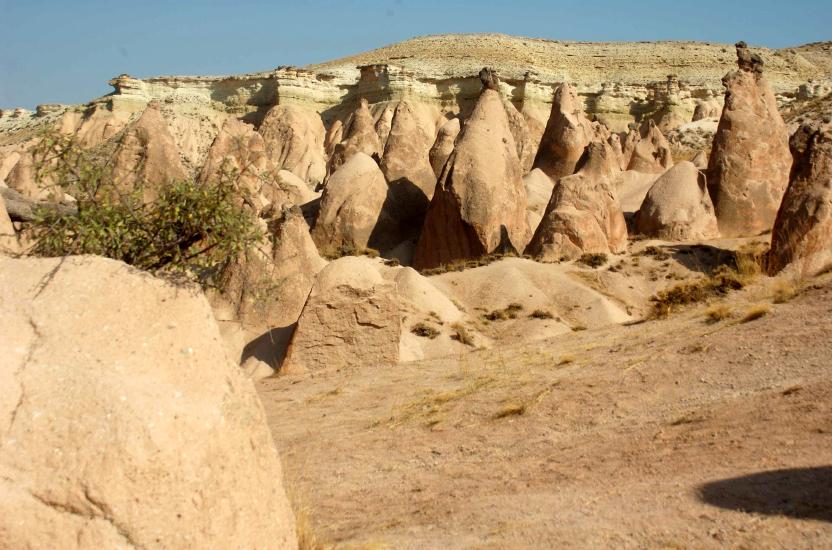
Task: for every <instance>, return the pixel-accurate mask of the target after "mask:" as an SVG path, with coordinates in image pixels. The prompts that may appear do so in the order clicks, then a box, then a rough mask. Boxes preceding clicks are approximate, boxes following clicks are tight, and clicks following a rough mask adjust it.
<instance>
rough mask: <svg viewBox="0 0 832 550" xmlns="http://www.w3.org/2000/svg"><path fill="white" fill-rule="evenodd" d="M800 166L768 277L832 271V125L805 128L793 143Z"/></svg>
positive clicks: (780, 215) (777, 227) (779, 223)
mask: <svg viewBox="0 0 832 550" xmlns="http://www.w3.org/2000/svg"><path fill="white" fill-rule="evenodd" d="M790 145H791V151H792V154H793V155H794V164H793V166H792V169H791V176H790V180H789V186H788V188H787V189H786V193H785V195H784V196H783V203H782V204H781V205H780V210H779V211H778V212H777V219H776V220H775V222H774V229H773V230H772V232H771V250H770V251H769V253H768V271H769V273H770V274H772V275H773V274H776V273H777V272H779V271H781V270H782V269H784V268H786V267H787V266H789V265H790V264H791V265H792V266H793V269H798V270H800V274H801V275H804V276H805V275H811V274H814V273H816V272H817V271H819V270H821V269H824V268H826V267H829V266H830V265H832V125H830V124H829V123H825V124H817V123H815V124H805V125H803V126H801V127H800V128H799V129H798V131H797V132H795V134H794V135H793V136H792V138H791V142H790Z"/></svg>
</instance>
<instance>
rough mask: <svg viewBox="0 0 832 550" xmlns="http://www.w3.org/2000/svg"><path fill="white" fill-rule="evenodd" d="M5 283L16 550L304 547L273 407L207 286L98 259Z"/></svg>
mask: <svg viewBox="0 0 832 550" xmlns="http://www.w3.org/2000/svg"><path fill="white" fill-rule="evenodd" d="M0 287H2V288H3V289H4V291H3V292H4V299H3V301H2V305H0V323H2V326H3V330H2V331H0V354H2V357H3V361H0V389H2V391H1V392H0V418H2V420H0V473H2V475H0V495H2V498H0V540H2V541H4V542H5V543H7V544H4V546H8V544H11V545H12V546H15V547H21V548H43V547H54V548H81V549H98V548H122V547H136V548H141V547H143V548H151V547H152V548H184V547H213V546H217V545H219V546H221V547H229V548H230V547H237V546H242V547H246V548H289V549H292V548H297V541H296V538H295V530H294V517H293V514H292V511H291V509H290V508H289V505H288V502H287V499H286V496H285V494H284V491H283V486H282V473H281V465H280V460H279V458H278V455H277V452H276V451H275V448H274V442H273V440H272V436H271V434H270V433H269V430H268V427H267V425H266V418H265V414H264V412H263V408H262V405H261V404H260V400H259V399H258V397H257V394H256V393H255V390H254V387H253V386H252V384H251V382H250V381H248V380H246V379H245V377H244V375H243V373H242V372H241V371H240V369H239V367H237V366H236V365H235V364H233V363H232V362H231V361H229V359H228V358H227V356H226V354H225V351H224V350H223V348H222V345H221V342H220V335H219V332H218V331H217V327H216V324H215V323H214V321H213V316H212V312H211V309H210V308H209V306H208V302H207V301H206V300H205V298H204V297H203V296H202V294H201V293H200V292H199V291H198V290H189V289H183V288H179V287H176V286H173V285H171V284H170V283H167V282H164V281H162V280H159V279H155V278H153V277H152V276H149V275H147V274H144V273H140V272H138V271H136V270H134V269H131V268H129V267H128V266H126V265H124V264H122V263H120V262H116V261H113V260H107V259H103V258H96V257H69V258H54V259H25V260H13V259H6V258H0ZM125 296H129V302H125ZM68 297H71V302H72V307H67V300H68ZM264 510H266V511H268V513H264Z"/></svg>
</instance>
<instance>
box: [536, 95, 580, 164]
mask: <svg viewBox="0 0 832 550" xmlns="http://www.w3.org/2000/svg"><path fill="white" fill-rule="evenodd" d="M593 135H594V132H593V129H592V123H591V122H590V121H589V119H587V118H586V116H584V112H583V106H582V104H581V101H580V99H578V95H577V93H576V92H575V88H573V87H572V86H570V85H569V84H566V83H564V84H561V85H560V86H559V87H558V89H557V90H555V97H554V100H553V102H552V113H551V115H550V116H549V122H548V123H547V124H546V130H545V131H544V133H543V140H542V141H541V142H540V148H539V149H538V151H537V156H536V158H535V160H534V167H535V168H540V169H541V170H543V172H545V173H546V175H547V176H549V177H550V178H552V179H553V180H558V179H559V178H562V177H564V176H568V175H571V174H574V173H575V165H576V164H577V163H578V160H579V159H580V158H581V155H583V153H584V149H585V148H586V146H587V145H589V142H590V141H592V138H593Z"/></svg>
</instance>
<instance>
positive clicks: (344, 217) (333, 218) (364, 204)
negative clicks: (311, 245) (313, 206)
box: [312, 152, 400, 251]
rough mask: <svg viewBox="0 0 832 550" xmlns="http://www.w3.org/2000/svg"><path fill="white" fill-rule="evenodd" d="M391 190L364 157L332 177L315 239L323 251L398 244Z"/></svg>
mask: <svg viewBox="0 0 832 550" xmlns="http://www.w3.org/2000/svg"><path fill="white" fill-rule="evenodd" d="M387 203H388V187H387V182H386V181H385V180H384V174H383V173H382V172H381V169H380V168H379V167H378V164H376V162H375V161H374V160H373V159H371V158H370V157H369V156H367V155H366V154H364V153H361V152H357V153H355V154H353V155H351V156H350V157H349V158H348V159H347V160H346V162H345V163H344V164H343V165H342V166H341V167H340V168H339V169H338V170H337V171H336V172H335V173H334V174H332V176H330V178H329V180H327V183H326V187H324V192H323V195H321V208H320V212H319V213H318V218H317V219H316V220H315V227H314V228H313V230H312V238H313V239H314V240H315V244H317V245H318V248H319V249H320V250H326V251H329V250H333V249H337V248H338V247H340V246H342V245H346V246H350V247H355V248H358V249H363V248H374V249H376V250H386V249H388V248H390V247H392V246H395V245H396V244H398V242H399V240H400V239H399V237H398V221H397V220H396V218H395V216H394V215H392V214H391V212H390V210H389V209H388V208H386V206H387Z"/></svg>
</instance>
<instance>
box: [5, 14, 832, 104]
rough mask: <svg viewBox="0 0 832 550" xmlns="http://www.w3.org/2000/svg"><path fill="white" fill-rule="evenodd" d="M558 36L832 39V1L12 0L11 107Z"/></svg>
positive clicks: (8, 44)
mask: <svg viewBox="0 0 832 550" xmlns="http://www.w3.org/2000/svg"><path fill="white" fill-rule="evenodd" d="M452 32H502V33H507V34H515V35H522V36H531V37H537V38H550V39H558V40H592V41H608V40H703V41H711V42H728V43H733V42H735V41H737V40H745V41H746V42H749V43H750V44H757V45H765V46H770V47H784V46H792V45H798V44H803V43H806V42H815V41H819V40H832V0H806V1H800V0H795V1H791V2H783V1H782V0H777V1H774V0H757V1H755V2H746V1H735V0H721V1H712V0H697V1H696V2H690V3H687V2H685V3H682V2H679V1H678V0H661V1H659V0H646V1H637V0H632V1H627V0H584V1H580V2H576V1H553V0H549V1H547V0H527V1H522V0H518V1H514V2H510V1H496V0H477V1H474V2H463V1H459V0H420V1H415V0H340V1H336V0H296V1H293V2H286V1H272V2H267V1H263V0H237V1H234V2H231V1H226V0H201V1H198V0H180V1H176V0H168V1H159V0H141V1H139V2H127V1H123V0H107V1H103V0H0V107H14V106H23V107H28V108H32V107H34V106H35V105H36V104H39V103H80V102H85V101H88V100H90V99H92V98H95V97H98V96H100V95H103V94H106V93H108V92H109V91H111V88H110V87H109V86H108V85H107V80H109V79H110V78H111V77H113V76H116V75H118V74H121V73H129V74H131V75H133V76H139V77H143V76H153V75H162V74H229V73H239V72H250V71H259V70H268V69H271V68H274V67H277V66H278V65H305V64H308V63H315V62H319V61H324V60H327V59H333V58H337V57H343V56H345V55H349V54H353V53H357V52H360V51H364V50H368V49H373V48H377V47H380V46H383V45H386V44H390V43H393V42H398V41H400V40H404V39H406V38H410V37H413V36H419V35H424V34H439V33H452Z"/></svg>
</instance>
